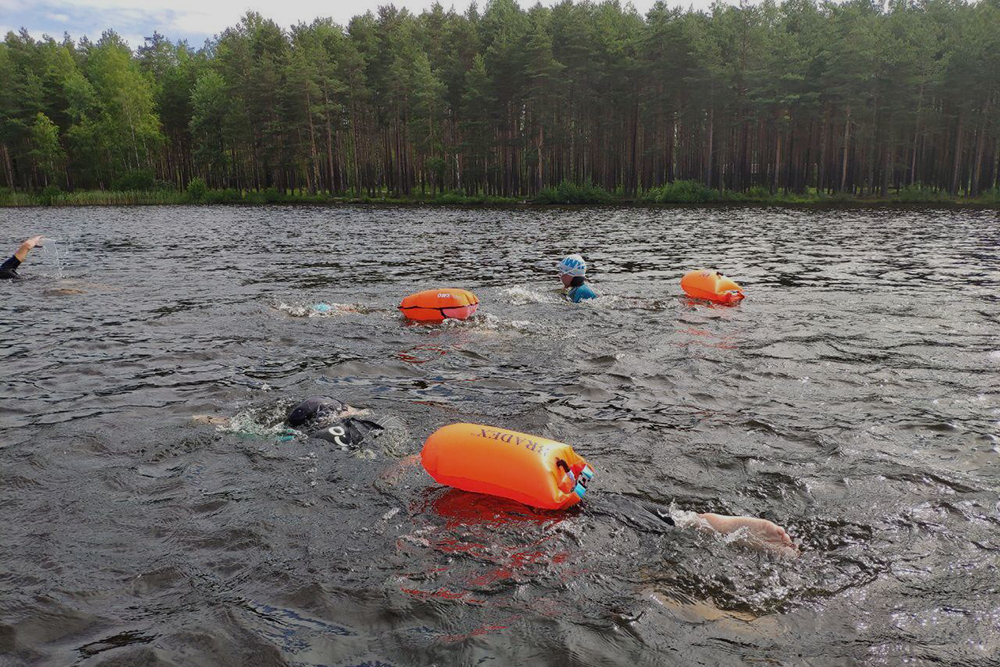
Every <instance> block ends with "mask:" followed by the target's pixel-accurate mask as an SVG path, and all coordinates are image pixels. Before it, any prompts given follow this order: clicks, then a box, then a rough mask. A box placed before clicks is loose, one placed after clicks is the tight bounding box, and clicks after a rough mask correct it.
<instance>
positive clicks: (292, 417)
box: [286, 396, 348, 428]
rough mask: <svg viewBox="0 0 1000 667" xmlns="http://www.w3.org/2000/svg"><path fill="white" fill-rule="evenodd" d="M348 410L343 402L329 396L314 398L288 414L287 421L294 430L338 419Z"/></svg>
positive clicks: (303, 402) (308, 399)
mask: <svg viewBox="0 0 1000 667" xmlns="http://www.w3.org/2000/svg"><path fill="white" fill-rule="evenodd" d="M347 410H348V405H347V404H346V403H344V402H343V401H338V400H337V399H335V398H329V397H327V396H313V397H311V398H307V399H306V400H304V401H302V402H301V403H299V404H298V405H296V406H295V407H294V408H292V409H291V410H290V411H289V412H288V417H287V418H286V421H287V422H288V425H289V426H291V427H292V428H298V427H299V426H302V425H303V424H308V423H309V422H314V421H317V420H320V419H324V418H326V417H336V416H338V415H340V414H341V413H343V412H346V411H347Z"/></svg>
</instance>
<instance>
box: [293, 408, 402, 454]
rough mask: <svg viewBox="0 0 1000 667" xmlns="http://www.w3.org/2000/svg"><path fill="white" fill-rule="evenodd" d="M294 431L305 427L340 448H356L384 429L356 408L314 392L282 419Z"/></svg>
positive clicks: (310, 433) (311, 436)
mask: <svg viewBox="0 0 1000 667" xmlns="http://www.w3.org/2000/svg"><path fill="white" fill-rule="evenodd" d="M285 423H287V424H288V425H289V426H290V427H292V428H294V429H295V430H297V431H308V432H309V437H310V438H319V439H320V440H326V441H327V442H332V443H333V444H335V445H337V446H339V447H340V448H341V449H343V450H347V449H356V448H358V447H360V446H361V444H362V443H363V442H365V441H368V440H371V439H373V438H377V437H378V436H380V435H381V434H382V432H383V431H384V430H385V429H384V428H383V427H382V425H381V424H379V423H377V422H374V421H372V420H369V419H362V418H361V417H359V416H357V410H355V409H354V408H352V407H351V406H349V405H347V404H346V403H344V402H343V401H338V400H337V399H335V398H329V397H326V396H313V397H312V398H307V399H306V400H304V401H302V402H301V403H299V404H298V405H296V406H295V407H294V408H292V409H291V410H290V411H289V413H288V417H287V418H286V419H285Z"/></svg>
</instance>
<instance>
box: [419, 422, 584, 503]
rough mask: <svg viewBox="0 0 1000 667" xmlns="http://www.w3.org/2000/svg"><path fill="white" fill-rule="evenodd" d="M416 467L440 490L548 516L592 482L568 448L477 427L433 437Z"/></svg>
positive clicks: (456, 427) (449, 430)
mask: <svg viewBox="0 0 1000 667" xmlns="http://www.w3.org/2000/svg"><path fill="white" fill-rule="evenodd" d="M420 461H421V462H422V463H423V464H424V470H426V471H427V472H428V473H430V476H431V477H433V478H434V479H435V480H436V481H437V482H438V483H439V484H445V485H447V486H453V487H455V488H457V489H462V490H463V491H474V492H476V493H488V494H490V495H494V496H502V497H504V498H510V499H511V500H516V501H518V502H521V503H524V504H525V505H531V506H532V507H540V508H542V509H550V510H557V509H565V508H567V507H569V506H570V505H575V504H576V503H578V502H580V499H581V498H582V497H583V495H584V494H585V493H586V492H587V483H588V482H589V481H590V479H591V478H592V477H593V476H594V471H593V470H592V469H591V467H590V466H589V465H588V464H587V461H586V460H585V459H584V458H583V457H582V456H580V455H578V454H577V453H576V452H574V451H573V448H572V447H570V446H569V445H567V444H564V443H561V442H556V441H555V440H549V439H548V438H539V437H538V436H535V435H528V434H527V433H518V432H516V431H508V430H506V429H502V428H494V427H492V426H481V425H478V424H452V425H450V426H444V427H442V428H439V429H438V430H436V431H434V433H432V434H431V435H430V437H429V438H427V441H426V442H425V443H424V449H423V451H421V452H420Z"/></svg>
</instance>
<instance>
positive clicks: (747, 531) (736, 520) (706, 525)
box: [643, 503, 799, 558]
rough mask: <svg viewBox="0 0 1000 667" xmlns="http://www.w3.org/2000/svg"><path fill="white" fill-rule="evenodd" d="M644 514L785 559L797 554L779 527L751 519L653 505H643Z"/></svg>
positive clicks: (792, 543)
mask: <svg viewBox="0 0 1000 667" xmlns="http://www.w3.org/2000/svg"><path fill="white" fill-rule="evenodd" d="M643 506H644V507H645V509H646V511H648V512H651V513H652V514H655V515H656V516H657V517H659V518H660V519H661V520H662V521H664V522H666V523H668V524H670V525H671V526H677V527H679V528H694V529H695V530H698V531H700V532H703V533H707V534H715V535H723V536H729V535H732V536H733V538H732V543H733V544H739V545H741V546H745V547H750V548H752V549H757V550H759V551H765V552H767V553H772V554H775V555H778V556H784V557H786V558H795V557H797V556H798V555H799V547H798V545H797V544H795V542H793V541H792V538H791V537H790V536H789V535H788V533H787V532H786V531H785V529H784V528H782V527H781V526H779V525H778V524H776V523H774V522H772V521H768V520H767V519H760V518H758V517H752V516H728V515H725V514H713V513H711V512H708V513H704V514H696V513H694V512H678V513H676V514H674V515H672V514H670V513H668V512H666V511H665V510H664V509H663V508H661V507H658V506H656V505H653V504H652V503H643Z"/></svg>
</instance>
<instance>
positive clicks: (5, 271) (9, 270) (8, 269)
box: [0, 255, 21, 280]
mask: <svg viewBox="0 0 1000 667" xmlns="http://www.w3.org/2000/svg"><path fill="white" fill-rule="evenodd" d="M19 266H21V260H19V259H18V258H17V257H15V256H14V255H11V256H10V259H8V260H7V261H6V262H4V263H3V264H0V280H19V279H20V278H21V276H19V275H17V267H19Z"/></svg>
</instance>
